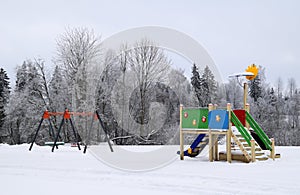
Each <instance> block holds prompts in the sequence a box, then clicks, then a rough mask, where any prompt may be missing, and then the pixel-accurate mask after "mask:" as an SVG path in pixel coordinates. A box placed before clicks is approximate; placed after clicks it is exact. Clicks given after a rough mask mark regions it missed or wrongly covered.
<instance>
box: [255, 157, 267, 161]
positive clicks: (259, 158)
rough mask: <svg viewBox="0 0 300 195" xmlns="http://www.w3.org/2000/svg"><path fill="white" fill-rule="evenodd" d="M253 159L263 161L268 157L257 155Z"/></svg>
mask: <svg viewBox="0 0 300 195" xmlns="http://www.w3.org/2000/svg"><path fill="white" fill-rule="evenodd" d="M255 159H256V160H258V161H263V160H268V159H269V158H268V157H266V156H257V157H255Z"/></svg>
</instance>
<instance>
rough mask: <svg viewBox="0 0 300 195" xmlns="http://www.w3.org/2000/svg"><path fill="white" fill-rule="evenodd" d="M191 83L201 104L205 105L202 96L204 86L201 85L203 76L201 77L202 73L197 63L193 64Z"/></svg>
mask: <svg viewBox="0 0 300 195" xmlns="http://www.w3.org/2000/svg"><path fill="white" fill-rule="evenodd" d="M191 84H192V86H193V89H194V92H195V95H196V97H197V99H198V103H199V106H201V107H203V106H204V102H203V98H202V95H203V91H202V87H201V77H200V74H199V71H198V67H197V65H196V64H195V63H194V64H193V67H192V77H191Z"/></svg>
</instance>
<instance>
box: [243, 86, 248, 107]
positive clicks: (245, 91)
mask: <svg viewBox="0 0 300 195" xmlns="http://www.w3.org/2000/svg"><path fill="white" fill-rule="evenodd" d="M247 97H248V84H247V83H244V109H245V110H246V104H247Z"/></svg>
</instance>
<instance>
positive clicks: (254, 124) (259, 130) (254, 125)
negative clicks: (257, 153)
mask: <svg viewBox="0 0 300 195" xmlns="http://www.w3.org/2000/svg"><path fill="white" fill-rule="evenodd" d="M246 121H247V122H248V123H249V125H250V127H251V128H252V129H253V130H254V132H255V133H256V134H257V136H258V137H259V139H260V140H261V141H262V142H263V144H264V145H265V148H266V149H267V150H270V151H271V150H272V143H271V141H270V139H269V137H268V136H267V134H266V133H265V132H264V131H263V130H262V128H261V127H260V126H259V125H258V123H257V122H256V121H255V120H254V118H253V117H252V116H251V115H250V113H249V112H247V111H246Z"/></svg>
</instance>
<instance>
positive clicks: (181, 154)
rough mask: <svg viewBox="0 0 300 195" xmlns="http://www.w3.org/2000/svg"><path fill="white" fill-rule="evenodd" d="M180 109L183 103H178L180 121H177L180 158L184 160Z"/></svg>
mask: <svg viewBox="0 0 300 195" xmlns="http://www.w3.org/2000/svg"><path fill="white" fill-rule="evenodd" d="M182 109H183V105H182V104H180V109H179V110H180V122H179V135H180V160H184V154H183V147H184V143H183V142H184V140H183V139H184V137H183V132H182Z"/></svg>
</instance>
